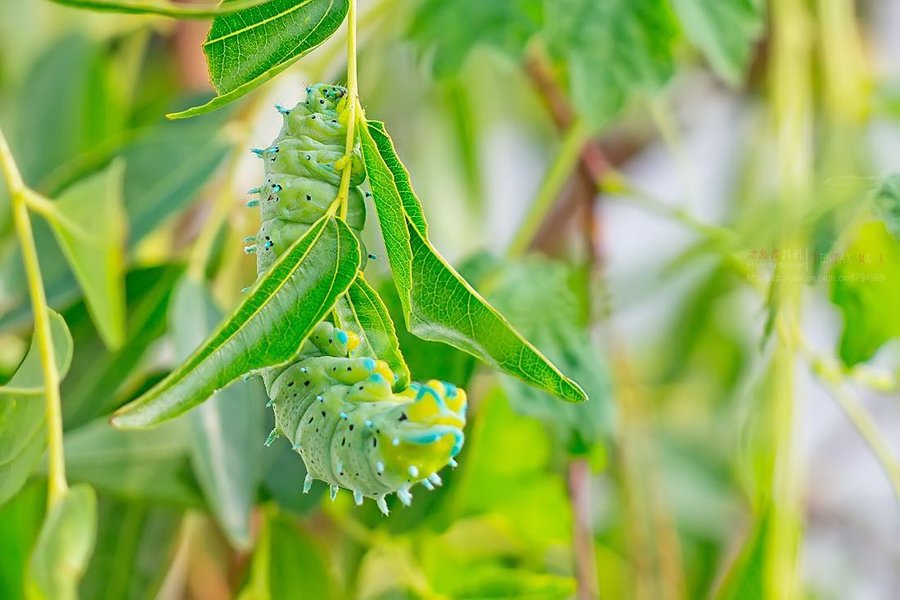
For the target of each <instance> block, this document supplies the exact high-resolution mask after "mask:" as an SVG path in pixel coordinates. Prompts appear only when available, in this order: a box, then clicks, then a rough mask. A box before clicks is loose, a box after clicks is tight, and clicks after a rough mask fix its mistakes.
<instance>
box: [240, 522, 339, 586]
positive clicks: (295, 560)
mask: <svg viewBox="0 0 900 600" xmlns="http://www.w3.org/2000/svg"><path fill="white" fill-rule="evenodd" d="M338 592H339V586H338V584H337V582H336V581H335V579H334V572H333V570H332V568H331V563H330V561H329V558H328V556H326V554H325V552H324V551H323V548H322V547H320V545H319V544H318V543H317V542H316V541H315V540H314V539H313V538H312V536H310V535H309V534H308V533H306V532H304V531H302V530H301V529H300V528H299V527H298V526H297V523H296V521H294V520H293V519H291V518H289V517H287V516H284V515H281V514H279V513H278V512H277V511H276V510H274V509H272V508H270V509H268V510H266V511H265V513H264V518H263V520H262V523H261V525H260V532H259V541H258V542H257V544H256V551H255V552H254V554H253V563H252V565H251V567H250V578H249V581H248V583H247V585H246V586H245V587H244V589H243V590H241V593H240V595H239V596H238V600H275V599H279V598H316V599H319V598H321V599H322V600H328V599H331V598H335V599H336V598H343V597H346V596H343V595H341V594H339V593H338Z"/></svg>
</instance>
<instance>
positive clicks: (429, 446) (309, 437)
mask: <svg viewBox="0 0 900 600" xmlns="http://www.w3.org/2000/svg"><path fill="white" fill-rule="evenodd" d="M346 95H347V91H346V89H345V88H343V87H340V86H335V85H325V84H316V85H313V86H310V87H307V88H306V99H305V101H303V102H300V103H298V104H297V105H296V106H295V107H294V108H291V109H285V108H283V107H280V106H277V107H276V108H277V109H278V111H279V112H280V113H281V114H282V116H283V119H284V122H283V125H282V128H281V132H280V133H279V135H278V137H277V138H276V139H275V141H274V142H273V143H272V144H271V145H270V146H269V147H267V148H265V149H253V152H254V153H255V154H256V155H257V156H259V157H260V158H262V159H263V162H264V165H265V182H264V184H263V185H262V186H260V187H258V188H254V189H252V190H250V193H251V194H255V195H258V198H255V199H253V200H251V202H250V203H248V204H249V205H250V206H259V208H260V213H261V225H260V229H259V233H258V234H257V235H256V236H254V237H253V238H252V239H248V241H253V242H256V243H255V245H253V246H249V247H248V250H247V251H248V252H255V253H256V259H257V263H256V265H257V274H258V275H261V274H263V273H265V272H266V271H267V270H268V269H269V268H270V267H271V265H272V264H273V263H274V262H275V260H276V259H277V257H278V255H279V254H280V253H281V252H282V251H284V250H285V249H286V248H287V247H288V246H290V245H291V243H292V242H293V241H294V240H296V239H297V238H298V237H300V236H302V235H303V233H304V232H305V231H306V230H307V229H308V228H309V226H310V225H311V224H312V223H314V222H315V221H316V220H318V219H319V218H320V217H322V216H323V215H324V214H325V212H326V211H327V210H328V207H329V205H330V204H331V203H332V201H333V200H334V198H335V197H336V196H337V193H338V187H339V184H340V179H341V169H340V168H338V167H337V166H336V164H335V163H338V164H340V163H341V162H343V161H344V160H345V159H344V158H343V157H344V144H345V137H346V133H347V129H346V127H347V125H346V122H344V121H342V119H341V113H342V103H341V102H342V100H343V99H344V98H345V97H346ZM349 160H351V177H350V184H351V189H350V195H349V200H348V210H347V215H346V221H347V224H348V225H349V226H350V227H351V229H353V231H354V232H355V233H356V234H357V237H360V235H361V233H362V231H363V228H364V227H365V222H366V210H365V201H364V194H363V193H362V192H361V191H360V189H359V186H360V185H361V184H362V183H363V182H364V181H365V178H366V174H365V169H364V166H363V162H362V154H361V151H360V148H359V144H358V143H357V145H356V147H355V148H354V150H353V152H352V154H351V156H350V158H349ZM360 242H361V240H360ZM359 342H360V340H359V337H358V336H357V335H356V334H355V333H353V332H348V331H344V330H342V329H340V328H338V327H336V326H335V325H334V324H332V323H330V322H328V321H327V320H326V321H322V322H321V323H319V324H317V325H316V326H315V327H314V329H313V331H312V332H311V334H310V335H309V337H308V338H307V339H306V340H305V341H304V343H303V345H302V347H301V350H300V353H299V354H298V356H297V358H296V360H294V361H293V362H292V363H291V364H289V365H285V366H280V367H274V368H269V369H264V370H263V371H262V372H261V373H260V374H261V375H262V378H263V382H264V383H265V387H266V392H267V394H268V396H269V406H271V407H272V408H273V410H274V413H275V429H273V430H272V432H271V433H270V434H269V437H268V438H267V439H266V445H271V444H272V443H273V442H274V441H275V439H277V438H278V437H280V436H285V437H286V438H287V439H288V441H290V442H291V445H292V447H293V449H294V451H295V452H297V453H298V454H299V455H300V456H301V458H302V459H303V462H304V463H305V464H306V469H307V475H306V479H305V481H304V482H303V491H304V492H309V490H310V488H311V486H312V484H313V482H314V480H316V479H319V480H322V481H324V482H326V483H327V484H328V485H329V486H330V494H331V498H332V500H334V498H335V496H336V495H337V493H338V490H339V489H340V488H346V489H348V490H351V491H352V492H353V498H354V501H355V502H356V504H362V503H363V501H364V499H365V498H372V499H374V500H375V502H376V504H377V506H378V508H379V509H380V510H381V511H382V513H384V514H388V506H387V501H386V498H387V496H388V495H389V494H391V493H395V494H396V495H397V497H398V499H399V500H400V502H401V503H403V504H404V505H407V506H408V505H409V504H410V503H411V501H412V493H411V491H410V489H411V488H412V487H413V486H414V485H416V484H421V485H422V486H423V487H425V488H426V489H429V490H431V489H434V486H437V485H441V478H440V476H439V475H438V473H437V471H439V470H440V469H441V468H443V467H444V466H446V465H448V464H449V465H451V466H456V461H455V459H454V457H455V456H456V455H457V454H458V453H459V451H460V449H461V448H462V445H463V442H464V439H465V436H464V433H463V428H464V426H465V421H466V407H467V400H466V394H465V392H464V391H463V390H461V389H459V388H457V387H456V386H454V385H452V384H449V383H443V382H440V381H437V380H432V381H428V382H427V383H425V384H420V383H417V382H412V383H410V384H409V386H408V387H407V388H406V389H404V390H402V391H400V392H395V391H394V390H393V389H392V385H393V384H394V382H396V381H397V376H396V375H395V374H394V373H393V372H392V371H391V369H390V368H389V366H388V364H387V363H386V362H385V361H383V360H379V359H378V357H377V356H359V355H357V353H354V350H356V349H357V348H358V347H359Z"/></svg>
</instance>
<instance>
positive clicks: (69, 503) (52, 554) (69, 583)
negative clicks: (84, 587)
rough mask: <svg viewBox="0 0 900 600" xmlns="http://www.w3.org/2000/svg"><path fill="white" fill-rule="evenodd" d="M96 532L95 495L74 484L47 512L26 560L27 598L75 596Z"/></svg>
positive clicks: (51, 599) (86, 487) (60, 599)
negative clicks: (32, 551) (27, 560)
mask: <svg viewBox="0 0 900 600" xmlns="http://www.w3.org/2000/svg"><path fill="white" fill-rule="evenodd" d="M96 535H97V496H96V494H94V490H93V489H92V488H91V487H90V486H89V485H86V484H80V485H76V486H74V487H72V488H70V489H69V490H67V491H66V493H65V495H64V496H63V497H62V499H60V501H59V502H57V503H56V504H54V505H53V506H52V507H51V508H50V511H49V512H48V513H47V518H46V519H45V520H44V525H43V526H42V527H41V533H40V535H39V536H38V541H37V545H36V546H35V548H34V553H33V554H32V555H31V560H30V561H29V563H28V576H27V583H26V586H27V589H28V597H29V598H42V599H46V600H70V599H75V598H77V597H78V583H79V581H80V580H81V575H82V574H83V573H84V571H85V569H86V568H87V564H88V560H90V557H91V552H92V550H93V548H94V538H95V537H96Z"/></svg>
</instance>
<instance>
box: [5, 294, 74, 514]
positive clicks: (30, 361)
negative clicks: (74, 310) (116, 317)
mask: <svg viewBox="0 0 900 600" xmlns="http://www.w3.org/2000/svg"><path fill="white" fill-rule="evenodd" d="M50 336H51V338H52V340H53V354H54V358H55V359H56V368H57V370H58V371H59V374H60V378H62V377H65V375H66V373H67V372H68V370H69V365H70V364H71V362H72V336H71V335H70V334H69V329H68V327H66V322H65V321H64V320H63V318H62V317H61V316H59V315H58V314H57V313H55V312H53V311H50ZM43 396H44V377H43V373H42V371H41V359H40V352H39V350H38V347H37V338H36V336H35V337H33V338H32V340H31V347H30V348H29V350H28V353H27V354H26V355H25V358H24V359H23V360H22V364H21V365H19V369H18V370H17V371H16V373H15V375H13V377H12V379H10V381H9V382H8V383H7V384H6V385H4V386H2V387H0V504H2V503H3V502H5V501H6V500H7V499H9V498H10V497H11V496H13V495H14V494H15V493H16V492H18V491H19V489H21V487H22V486H23V485H24V484H25V480H26V479H27V478H28V476H29V475H30V474H31V471H32V469H33V468H34V466H35V463H36V462H37V460H38V459H39V458H40V456H41V455H42V454H43V450H44V443H45V440H44V435H43V433H44V398H43Z"/></svg>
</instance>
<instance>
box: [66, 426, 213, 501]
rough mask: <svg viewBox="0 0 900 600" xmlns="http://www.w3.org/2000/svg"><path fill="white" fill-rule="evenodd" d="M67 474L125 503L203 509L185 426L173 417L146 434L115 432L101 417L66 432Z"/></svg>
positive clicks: (187, 429)
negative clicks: (158, 504)
mask: <svg viewBox="0 0 900 600" xmlns="http://www.w3.org/2000/svg"><path fill="white" fill-rule="evenodd" d="M64 442H65V448H66V474H67V475H68V477H69V479H70V480H71V481H83V482H85V483H89V484H91V485H92V486H93V487H94V488H96V489H97V490H100V491H101V492H107V493H110V494H114V495H116V496H119V497H122V498H124V499H127V500H129V501H144V502H163V503H166V504H172V505H176V506H183V507H191V508H198V507H203V506H204V502H203V496H202V492H201V490H200V488H199V486H198V484H197V482H196V481H195V479H194V475H193V471H192V469H191V462H190V428H189V427H188V424H187V422H186V421H185V420H183V419H177V420H174V421H171V422H169V423H166V424H164V425H163V426H161V427H157V428H156V429H153V430H150V431H119V430H117V429H114V428H112V427H111V426H110V425H109V423H108V422H107V421H106V420H105V419H101V420H97V421H93V422H91V423H88V424H87V425H85V426H83V427H79V428H78V429H75V430H73V431H68V432H66V436H65V439H64Z"/></svg>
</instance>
